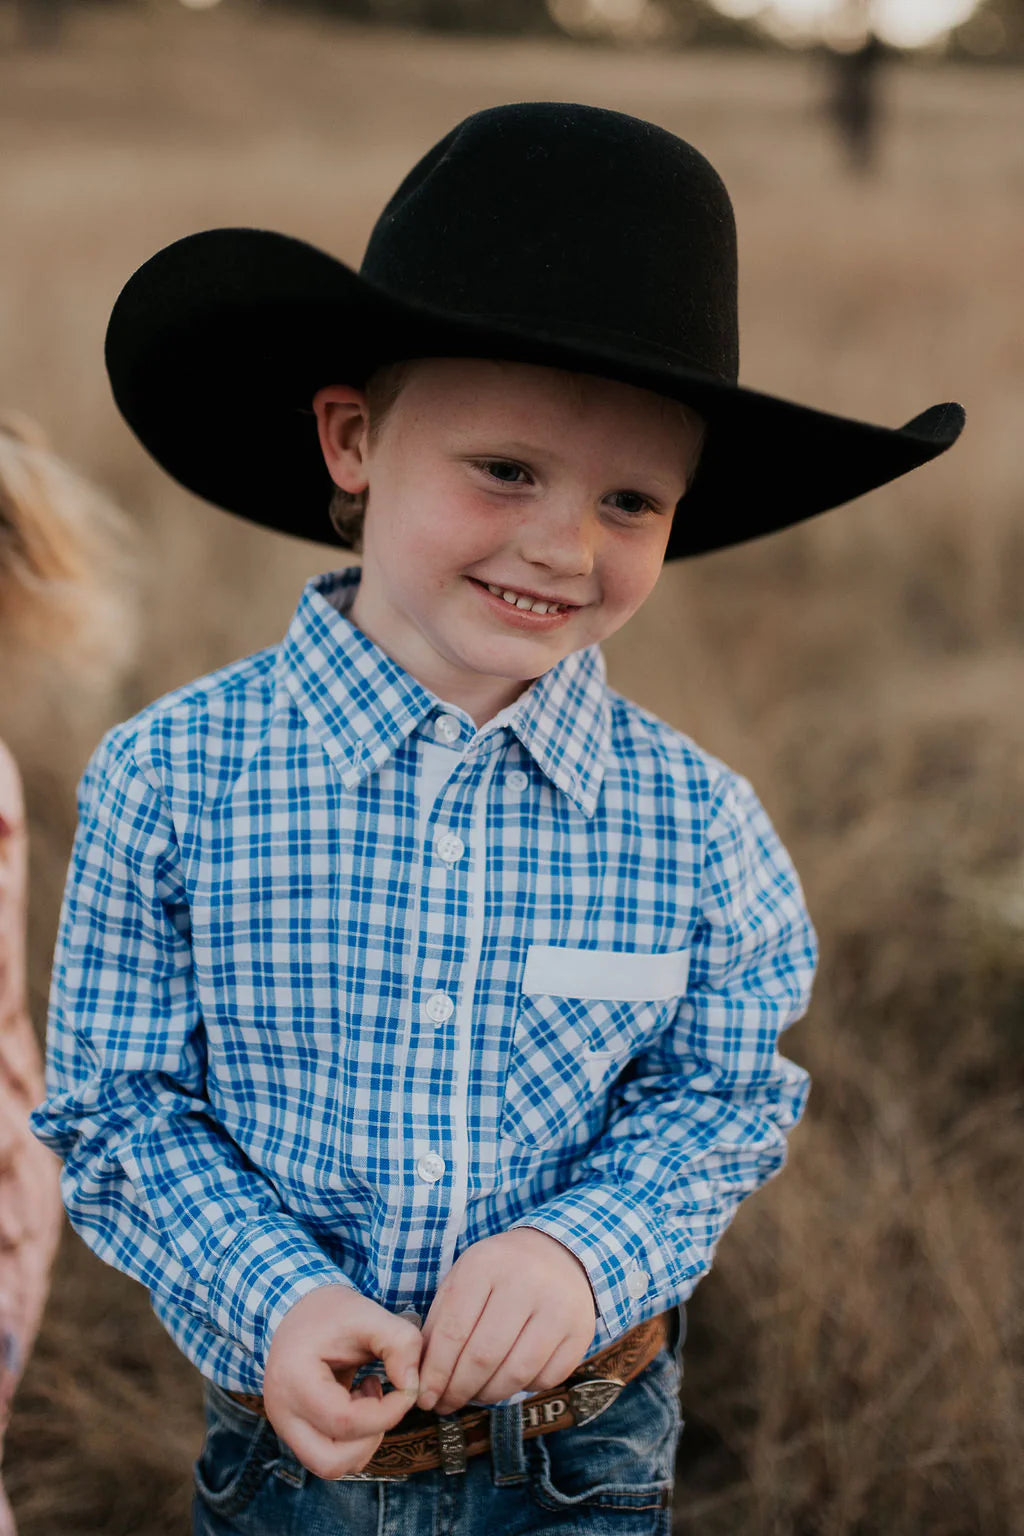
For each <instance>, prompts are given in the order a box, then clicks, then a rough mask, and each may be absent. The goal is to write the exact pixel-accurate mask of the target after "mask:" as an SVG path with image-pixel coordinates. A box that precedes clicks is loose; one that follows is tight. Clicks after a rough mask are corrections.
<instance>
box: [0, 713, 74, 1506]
mask: <svg viewBox="0 0 1024 1536" xmlns="http://www.w3.org/2000/svg"><path fill="white" fill-rule="evenodd" d="M26 876H27V838H26V833H25V812H24V805H23V801H22V794H21V783H20V780H19V777H18V771H17V769H16V767H15V765H14V760H13V758H12V757H11V755H10V753H9V752H8V751H7V749H6V747H5V746H4V744H3V742H0V1454H2V1449H3V1435H4V1433H5V1431H6V1428H7V1422H8V1419H9V1418H10V1412H11V1402H12V1399H13V1397H14V1391H15V1388H16V1386H17V1384H18V1380H19V1378H20V1376H21V1373H22V1370H23V1369H24V1365H25V1362H26V1360H27V1358H28V1355H29V1352H30V1350H31V1348H32V1343H33V1340H34V1339H35V1336H36V1331H37V1329H38V1327H39V1320H40V1317H41V1316H42V1311H43V1305H44V1303H45V1301H46V1293H47V1288H48V1285H49V1276H50V1265H51V1264H52V1262H53V1256H54V1253H55V1252H56V1248H57V1243H58V1240H59V1237H60V1231H61V1224H62V1214H61V1201H60V1186H59V1182H58V1175H59V1172H60V1164H59V1162H58V1160H57V1158H55V1157H54V1155H53V1153H52V1152H50V1151H49V1149H48V1148H47V1147H44V1146H43V1145H42V1144H41V1143H40V1142H38V1141H36V1139H35V1137H34V1136H32V1135H31V1133H30V1131H29V1129H28V1113H29V1110H30V1109H32V1108H33V1107H34V1106H35V1105H36V1104H38V1102H39V1101H40V1099H41V1098H42V1097H43V1069H42V1059H41V1052H40V1050H39V1046H38V1044H37V1042H36V1037H35V1033H34V1031H33V1029H32V1024H31V1021H30V1019H29V1015H28V1008H27V1005H26V998H25V912H26ZM13 1531H14V1520H13V1517H12V1515H11V1511H10V1507H9V1505H8V1503H7V1498H6V1495H5V1494H4V1491H3V1486H2V1483H0V1536H11V1533H13Z"/></svg>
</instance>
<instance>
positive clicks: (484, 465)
mask: <svg viewBox="0 0 1024 1536" xmlns="http://www.w3.org/2000/svg"><path fill="white" fill-rule="evenodd" d="M476 468H477V469H481V470H483V472H484V474H485V475H489V476H490V478H491V479H492V480H500V481H501V483H502V484H503V485H522V484H523V483H524V482H525V480H526V479H528V476H527V473H526V470H525V469H524V468H523V466H522V465H521V464H517V463H516V462H515V460H514V459H478V460H477V461H476Z"/></svg>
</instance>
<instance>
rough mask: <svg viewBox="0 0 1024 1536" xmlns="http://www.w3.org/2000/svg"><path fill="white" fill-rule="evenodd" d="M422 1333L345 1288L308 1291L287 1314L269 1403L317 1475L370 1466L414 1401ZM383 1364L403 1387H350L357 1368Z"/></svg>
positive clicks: (270, 1377) (269, 1377) (266, 1394)
mask: <svg viewBox="0 0 1024 1536" xmlns="http://www.w3.org/2000/svg"><path fill="white" fill-rule="evenodd" d="M421 1350H422V1339H421V1337H420V1331H419V1328H417V1327H416V1325H415V1324H414V1323H411V1322H409V1321H408V1319H406V1318H402V1317H396V1316H395V1315H394V1313H392V1312H388V1311H386V1310H385V1308H384V1307H379V1306H378V1305H377V1303H376V1302H375V1301H371V1300H370V1299H369V1297H367V1296H361V1295H359V1293H358V1292H357V1291H353V1290H350V1289H349V1288H348V1286H346V1285H326V1286H321V1288H320V1289H319V1290H315V1291H310V1293H309V1295H308V1296H303V1298H302V1300H301V1301H298V1302H296V1304H295V1306H294V1307H292V1308H291V1310H290V1311H289V1312H286V1313H285V1315H284V1317H283V1318H282V1320H281V1322H280V1323H279V1324H278V1327H277V1329H276V1331H275V1333H274V1337H273V1339H272V1340H271V1343H270V1353H269V1354H268V1356H267V1365H266V1370H265V1371H264V1373H263V1403H264V1406H265V1408H266V1410H267V1417H268V1418H269V1420H270V1422H271V1424H273V1426H274V1428H275V1430H276V1431H277V1433H278V1434H279V1435H280V1436H281V1439H282V1440H284V1441H286V1443H287V1444H288V1445H290V1446H291V1448H292V1450H293V1451H294V1452H295V1455H296V1456H297V1457H298V1458H299V1460H300V1461H301V1462H302V1464H303V1466H304V1467H308V1469H309V1471H310V1472H313V1473H315V1474H316V1476H317V1477H324V1478H332V1477H341V1476H343V1475H344V1473H346V1472H359V1471H361V1470H362V1468H363V1467H365V1465H366V1463H367V1462H368V1461H369V1459H370V1457H371V1456H372V1455H373V1453H374V1451H375V1450H376V1449H377V1447H378V1446H379V1445H380V1443H381V1440H382V1439H383V1438H384V1432H385V1430H388V1429H393V1428H394V1426H395V1425H396V1424H397V1423H398V1422H399V1420H400V1419H402V1418H403V1417H404V1415H405V1414H406V1413H407V1412H408V1411H409V1409H410V1408H411V1407H412V1405H413V1403H414V1402H415V1401H416V1391H417V1370H418V1366H419V1361H420V1353H421ZM372 1360H383V1362H384V1364H385V1366H386V1368H387V1373H388V1378H389V1380H390V1381H392V1382H393V1383H394V1385H395V1386H396V1387H397V1388H399V1389H400V1390H398V1391H396V1392H389V1393H388V1394H387V1395H386V1396H385V1394H384V1392H383V1390H382V1388H381V1385H380V1382H379V1381H378V1380H377V1378H376V1377H366V1378H365V1380H363V1381H362V1382H361V1383H360V1384H359V1387H358V1388H357V1389H356V1391H355V1392H351V1391H350V1390H349V1389H350V1387H351V1386H352V1380H353V1377H354V1376H355V1373H356V1371H357V1369H358V1368H359V1366H361V1365H365V1364H368V1363H369V1362H370V1361H372Z"/></svg>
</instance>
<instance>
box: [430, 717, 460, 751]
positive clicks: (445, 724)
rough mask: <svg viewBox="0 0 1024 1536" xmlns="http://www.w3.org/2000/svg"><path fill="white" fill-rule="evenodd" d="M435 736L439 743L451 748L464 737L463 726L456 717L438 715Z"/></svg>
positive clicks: (435, 722)
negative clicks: (441, 742)
mask: <svg viewBox="0 0 1024 1536" xmlns="http://www.w3.org/2000/svg"><path fill="white" fill-rule="evenodd" d="M434 735H435V736H436V737H437V739H438V741H443V742H445V743H446V745H447V746H449V747H450V746H451V745H452V743H453V742H455V741H458V739H459V737H460V736H461V735H462V726H461V725H460V724H459V722H458V720H456V718H455V716H454V715H438V717H437V719H436V720H435V721H434Z"/></svg>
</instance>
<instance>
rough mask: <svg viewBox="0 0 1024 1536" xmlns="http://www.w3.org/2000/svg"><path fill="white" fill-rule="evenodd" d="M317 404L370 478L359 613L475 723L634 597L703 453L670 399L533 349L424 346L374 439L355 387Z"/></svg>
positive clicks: (604, 630)
mask: <svg viewBox="0 0 1024 1536" xmlns="http://www.w3.org/2000/svg"><path fill="white" fill-rule="evenodd" d="M314 405H315V407H316V410H317V416H318V419H319V424H320V433H321V444H322V446H323V449H324V454H325V458H326V460H327V465H328V468H329V470H330V472H331V475H332V478H333V479H334V480H335V482H336V483H338V484H340V485H342V486H343V487H344V489H346V490H348V491H358V490H361V489H363V488H364V487H366V488H368V491H369V497H368V507H367V515H366V523H365V527H364V533H363V574H362V578H361V581H360V586H359V590H358V594H357V596H356V599H355V603H354V605H353V608H352V613H351V617H352V621H353V622H354V623H355V624H357V625H358V626H359V628H360V629H362V630H363V631H364V633H366V634H368V635H369V636H370V638H371V639H372V640H374V641H376V642H377V644H378V645H380V646H381V647H382V649H383V650H385V651H386V652H387V653H388V654H389V655H390V656H391V657H393V659H394V660H396V661H398V662H399V663H400V664H401V665H402V666H404V667H405V668H406V670H407V671H409V672H411V673H412V675H413V676H414V677H416V678H418V679H419V681H420V682H422V683H424V684H425V685H426V686H427V687H428V688H430V689H431V690H432V691H433V692H435V693H437V694H438V695H439V696H440V697H441V698H443V699H446V700H448V701H449V702H451V703H454V704H459V705H461V706H462V708H464V709H465V710H467V712H468V713H469V714H470V715H472V716H473V718H474V719H475V720H476V721H477V723H478V724H479V723H482V722H483V721H484V720H486V719H487V718H489V717H490V715H492V714H494V713H495V712H496V711H497V710H498V709H500V708H502V707H503V706H504V705H505V704H508V703H511V701H512V700H513V699H515V698H516V697H518V695H519V694H520V693H521V692H522V690H523V688H524V687H526V686H528V685H529V683H531V682H532V681H533V680H534V679H535V678H537V677H539V676H540V675H541V674H542V673H543V672H546V671H547V670H548V668H550V667H552V666H553V665H554V664H555V663H556V662H557V661H560V660H561V659H562V658H563V657H564V656H567V655H568V654H569V653H570V652H572V651H576V650H579V649H580V648H581V647H583V646H586V645H590V644H592V643H594V642H597V641H601V640H604V639H606V638H607V637H608V636H609V635H611V634H614V632H615V631H616V630H617V629H619V628H620V627H621V626H622V625H623V624H624V623H625V622H626V620H627V619H628V618H629V617H630V615H631V614H633V613H635V612H636V610H637V609H638V608H639V607H640V605H641V603H642V602H643V601H644V599H645V598H646V597H647V595H648V593H649V592H650V591H651V589H652V587H653V586H654V584H655V581H656V580H657V577H658V573H659V571H660V569H661V564H662V559H663V557H664V553H665V545H666V542H667V540H668V535H669V529H670V527H671V523H672V514H673V509H674V507H675V504H676V502H677V501H678V499H679V497H680V496H682V494H683V492H684V490H685V488H686V484H687V479H688V476H689V474H690V472H691V466H692V465H693V464H694V461H695V458H696V447H697V436H698V429H697V426H696V424H695V423H694V420H693V418H692V416H688V415H687V414H686V413H685V412H684V411H683V408H682V407H680V406H678V405H676V404H674V403H673V402H672V401H669V400H666V399H664V398H663V397H662V396H660V395H655V394H652V393H649V392H648V391H647V390H641V389H635V388H633V387H632V386H631V385H627V384H619V383H615V382H613V381H611V380H608V379H602V378H596V377H590V376H589V375H584V374H567V373H562V372H560V371H557V370H555V369H550V368H541V367H535V366H533V365H530V364H520V363H504V362H493V361H488V360H483V359H477V358H471V359H463V358H429V359H426V360H424V361H422V362H418V363H416V364H414V365H412V366H411V369H410V373H409V376H408V378H407V380H406V382H405V384H404V385H403V387H402V390H401V392H400V394H399V396H398V398H397V400H396V401H395V403H394V404H393V405H392V406H391V408H390V410H389V412H388V414H387V416H386V418H385V419H384V421H383V423H382V425H381V428H380V431H379V433H375V434H374V435H373V436H372V437H371V436H370V433H369V430H368V426H369V422H368V417H367V411H366V401H365V396H363V395H362V394H361V393H360V392H359V391H357V390H354V389H350V388H348V387H347V386H330V387H328V388H327V389H323V390H320V391H319V392H318V394H317V396H316V398H315V401H314ZM505 593H508V594H511V596H510V597H506V596H505V595H504V594H505ZM531 604H532V606H531ZM545 609H546V611H545Z"/></svg>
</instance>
